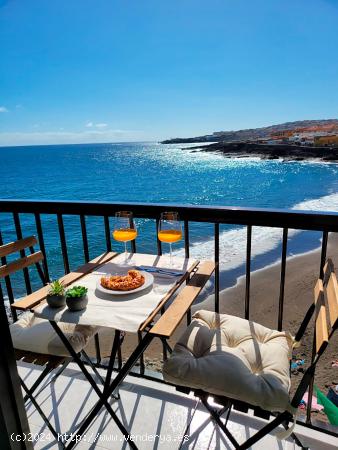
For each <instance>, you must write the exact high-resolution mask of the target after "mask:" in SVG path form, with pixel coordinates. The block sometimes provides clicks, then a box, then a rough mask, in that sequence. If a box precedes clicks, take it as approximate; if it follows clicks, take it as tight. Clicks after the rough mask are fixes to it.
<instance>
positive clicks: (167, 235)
mask: <svg viewBox="0 0 338 450" xmlns="http://www.w3.org/2000/svg"><path fill="white" fill-rule="evenodd" d="M157 236H158V239H159V241H161V242H166V243H167V244H169V247H170V266H172V265H173V258H172V247H171V244H172V243H173V242H178V241H180V240H181V239H182V227H181V224H180V222H179V219H178V213H177V212H164V213H162V214H161V218H160V222H159V225H158V233H157Z"/></svg>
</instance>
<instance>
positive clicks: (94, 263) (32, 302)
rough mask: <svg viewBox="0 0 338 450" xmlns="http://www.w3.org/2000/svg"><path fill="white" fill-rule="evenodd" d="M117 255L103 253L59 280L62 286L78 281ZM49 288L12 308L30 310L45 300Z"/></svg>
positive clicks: (16, 303) (44, 288) (28, 296)
mask: <svg viewBox="0 0 338 450" xmlns="http://www.w3.org/2000/svg"><path fill="white" fill-rule="evenodd" d="M116 255H117V253H114V252H108V253H103V254H102V255H100V256H98V257H97V258H94V259H92V260H91V261H89V262H88V263H86V264H84V265H83V266H81V267H79V268H78V269H77V270H76V271H75V272H70V273H68V274H67V275H65V276H63V277H62V278H60V280H61V281H62V282H63V284H64V286H68V285H70V284H72V283H74V281H76V280H79V279H80V278H82V277H83V276H85V275H87V273H89V272H91V271H93V270H94V269H97V268H98V267H99V266H101V265H102V264H105V263H107V262H108V261H110V260H111V259H113V258H114V257H115V256H116ZM48 290H49V287H48V286H44V287H43V288H41V289H39V290H38V291H35V292H33V293H32V294H30V295H27V297H25V298H23V299H21V300H18V301H16V302H14V303H13V305H12V307H13V308H16V309H21V310H27V309H31V308H33V307H34V306H36V305H38V304H39V303H41V302H42V301H43V300H45V298H46V296H47V294H48Z"/></svg>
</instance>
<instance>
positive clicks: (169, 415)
mask: <svg viewBox="0 0 338 450" xmlns="http://www.w3.org/2000/svg"><path fill="white" fill-rule="evenodd" d="M19 373H20V375H21V376H22V377H23V378H24V379H25V382H26V383H27V384H28V386H31V384H32V383H33V381H34V380H35V379H36V377H37V375H38V374H39V368H37V367H36V366H32V365H29V364H25V363H20V366H19ZM103 373H104V372H103ZM46 382H48V378H47V380H46ZM120 395H121V400H120V401H112V406H113V409H114V410H115V411H116V413H117V415H118V417H119V418H120V419H121V420H122V422H123V423H124V425H125V426H126V428H127V429H128V430H131V434H132V435H133V436H134V440H135V442H136V445H137V446H138V447H139V448H140V450H143V449H144V450H148V449H149V450H150V449H158V448H160V449H161V450H162V449H164V450H166V449H168V450H175V449H178V448H179V447H180V444H181V439H182V438H181V436H182V434H183V433H184V431H185V429H186V425H187V421H188V419H189V417H190V416H191V413H192V410H193V408H194V406H195V400H194V398H193V397H188V396H186V395H183V394H180V393H177V392H176V390H175V389H174V388H172V387H171V386H166V385H164V384H161V383H155V382H152V381H149V380H145V379H141V378H136V377H132V376H129V377H127V379H126V381H125V382H124V383H123V385H122V387H121V389H120ZM96 400H97V396H96V394H95V392H94V391H93V390H92V388H91V386H90V384H89V383H88V382H87V381H86V379H85V378H84V376H83V375H82V373H81V372H80V371H79V369H78V368H77V366H75V365H74V364H73V365H70V366H68V368H67V369H66V370H65V371H64V373H63V374H62V375H61V376H60V377H59V378H58V379H57V381H56V382H55V383H52V384H50V385H49V386H47V387H46V389H45V390H44V391H43V392H42V393H41V394H40V395H39V396H38V401H39V404H40V405H41V407H42V408H43V410H44V412H45V413H46V415H47V416H48V417H49V419H50V421H51V423H52V424H53V425H54V426H55V428H56V430H57V431H58V432H60V433H61V432H62V433H66V432H67V433H70V432H74V431H76V429H77V428H78V426H79V424H80V422H81V420H82V419H83V418H84V417H85V416H86V414H87V413H88V411H89V410H90V408H91V407H92V406H93V405H94V404H95V402H96ZM27 414H28V419H29V424H30V429H31V432H32V434H33V435H34V434H36V435H37V436H38V435H40V436H41V437H40V439H39V440H38V441H37V442H36V443H35V447H34V448H36V449H57V448H58V447H59V446H58V444H57V443H56V441H55V440H54V437H53V436H52V435H51V434H50V433H49V430H48V428H47V427H45V425H44V423H43V421H42V419H41V417H40V415H39V414H38V413H37V412H36V411H35V409H34V407H33V405H31V404H29V405H28V407H27ZM230 419H231V422H230V424H229V428H230V430H231V431H232V433H233V434H234V435H235V437H236V439H237V440H238V441H239V442H242V441H243V440H245V439H246V438H247V437H248V436H249V435H251V434H253V433H254V432H255V431H256V430H257V429H259V428H260V427H261V426H262V424H264V423H265V421H263V420H261V419H258V418H256V417H253V416H250V415H248V414H242V413H238V412H233V413H232V414H231V417H230ZM296 432H297V435H298V437H299V438H300V439H301V441H302V442H303V444H305V445H306V446H309V448H311V449H319V450H321V449H322V450H324V449H325V450H331V449H332V450H333V449H336V448H337V447H338V439H336V438H334V437H332V436H329V435H327V434H324V433H319V432H316V431H314V430H310V429H308V428H305V427H299V426H298V427H296ZM188 434H189V439H188V440H187V442H185V443H183V444H182V447H181V448H182V449H195V450H199V449H201V450H207V449H230V448H231V447H230V446H229V445H228V443H227V441H226V440H225V438H224V437H223V435H221V434H220V433H219V431H218V429H217V427H216V428H215V426H214V424H213V423H212V422H211V421H210V419H209V416H208V414H207V413H206V412H205V410H204V409H202V408H198V409H197V411H196V414H195V416H194V419H193V421H192V423H191V427H190V431H189V433H188ZM155 435H158V437H156V436H155ZM97 436H98V439H97V441H96V443H93V442H94V439H95V438H96V437H97ZM60 448H61V447H60ZM75 448H76V449H79V450H84V449H92V448H97V449H102V448H104V449H108V448H109V449H111V448H114V449H128V448H129V446H128V444H127V443H126V442H124V438H123V436H122V435H121V433H120V431H119V430H118V428H117V426H116V425H115V423H114V422H113V420H111V418H110V416H109V414H108V413H107V412H106V411H105V410H104V409H102V410H101V413H100V415H99V416H98V417H97V418H96V420H95V422H94V423H93V424H92V426H91V427H90V429H89V430H87V433H86V437H85V438H83V440H82V441H81V442H79V443H78V444H77V446H76V447H75ZM253 448H254V449H267V450H270V449H271V450H274V449H278V450H282V449H285V450H291V449H294V448H298V447H296V446H295V445H294V444H293V442H291V441H278V440H277V439H276V438H275V437H274V436H273V435H269V436H266V437H265V438H264V440H262V441H260V442H259V443H258V444H256V445H255V446H254V447H253Z"/></svg>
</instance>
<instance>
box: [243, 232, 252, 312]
mask: <svg viewBox="0 0 338 450" xmlns="http://www.w3.org/2000/svg"><path fill="white" fill-rule="evenodd" d="M251 241H252V226H251V225H248V226H247V236H246V275H245V311H244V317H245V319H246V320H249V316H250V281H251Z"/></svg>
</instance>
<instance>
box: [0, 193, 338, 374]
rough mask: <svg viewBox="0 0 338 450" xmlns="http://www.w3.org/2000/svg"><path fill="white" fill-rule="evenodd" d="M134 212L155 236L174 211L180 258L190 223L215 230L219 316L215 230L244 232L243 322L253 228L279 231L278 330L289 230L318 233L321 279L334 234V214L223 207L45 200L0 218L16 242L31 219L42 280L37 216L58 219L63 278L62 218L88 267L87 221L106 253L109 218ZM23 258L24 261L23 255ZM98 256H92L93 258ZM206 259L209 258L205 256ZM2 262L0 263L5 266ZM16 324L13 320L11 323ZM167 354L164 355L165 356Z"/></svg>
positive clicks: (7, 207) (337, 227)
mask: <svg viewBox="0 0 338 450" xmlns="http://www.w3.org/2000/svg"><path fill="white" fill-rule="evenodd" d="M126 209H128V210H130V211H133V214H134V217H136V218H145V219H153V220H154V233H156V229H157V225H158V221H159V217H160V214H161V212H164V211H168V210H174V211H177V212H178V213H179V216H180V219H181V220H182V221H183V223H184V252H185V256H186V257H189V255H190V240H189V239H190V233H189V224H190V222H204V223H211V224H213V226H214V255H213V258H214V260H215V263H216V270H215V275H214V289H215V300H214V309H215V311H216V312H219V306H220V297H219V292H220V280H219V277H220V225H223V224H231V225H243V226H246V227H247V236H246V243H245V242H244V243H243V244H244V245H246V263H245V264H246V268H245V277H246V282H245V296H244V305H243V307H244V317H245V318H246V319H249V318H250V277H251V262H252V251H251V247H252V231H253V227H255V226H264V227H273V228H281V229H282V230H283V235H282V242H281V257H280V287H279V299H278V304H276V311H278V318H277V328H278V330H281V329H282V326H283V310H284V288H285V274H286V260H287V246H288V230H289V229H296V230H304V231H308V230H314V231H320V232H321V233H322V247H321V258H320V264H319V268H318V274H319V276H320V277H322V276H323V267H324V263H325V259H326V251H327V243H328V234H329V233H330V232H338V214H337V213H330V212H325V213H319V212H310V211H293V210H292V211H284V210H272V209H261V208H235V207H224V206H195V205H194V206H190V205H178V204H170V205H169V204H142V203H119V202H112V203H104V202H69V201H44V200H0V214H1V213H7V214H8V213H10V214H11V215H12V218H13V229H14V230H15V233H16V236H17V238H18V239H20V238H21V237H22V235H23V232H22V226H21V221H20V214H31V215H32V216H33V217H34V220H35V227H36V232H37V236H38V240H39V245H40V249H41V251H42V253H43V254H44V256H45V259H44V264H43V269H44V273H45V276H46V278H47V279H49V273H50V268H49V265H48V257H47V256H48V255H47V252H46V246H45V236H44V232H43V227H42V222H41V215H45V214H47V215H54V216H55V217H56V219H57V227H58V233H59V240H60V246H61V253H62V260H63V267H64V272H65V273H69V272H70V271H71V269H75V267H73V268H71V265H70V261H69V255H68V248H67V239H66V234H65V227H64V220H63V219H64V216H67V215H71V216H78V218H79V225H80V231H81V237H82V245H83V258H84V261H86V262H87V261H89V259H90V252H89V245H88V236H87V217H89V216H99V217H102V218H103V227H104V236H105V241H106V249H107V251H111V249H112V243H111V232H110V226H109V218H110V217H112V216H114V214H115V213H116V212H117V211H120V210H126ZM1 244H2V237H1V230H0V245H1ZM132 251H133V252H136V243H135V241H133V242H132ZM157 253H158V254H159V255H160V254H162V247H161V242H160V241H159V240H158V239H157ZM22 256H24V255H23V254H22ZM95 256H97V255H95ZM210 256H211V255H210ZM5 262H6V261H5V259H4V258H3V259H2V263H5ZM24 281H25V287H26V292H27V293H30V292H31V290H32V288H31V282H30V275H29V271H27V270H24ZM5 288H6V291H7V296H8V299H9V302H10V303H12V302H13V301H14V295H13V290H12V286H11V280H10V277H6V279H5ZM14 319H15V318H14ZM189 321H190V314H188V322H189ZM165 351H166V349H164V352H165ZM144 370H145V369H144V362H143V361H141V375H144Z"/></svg>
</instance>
